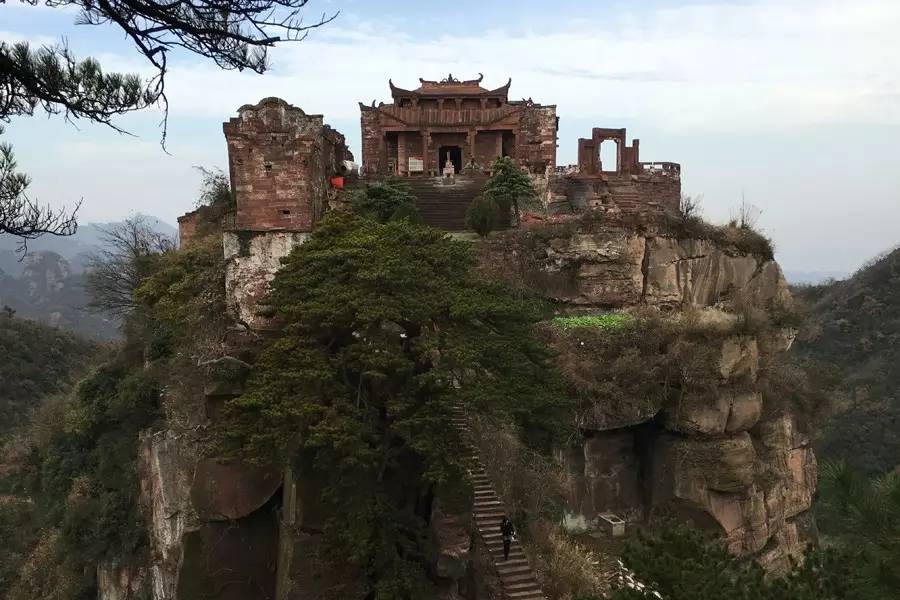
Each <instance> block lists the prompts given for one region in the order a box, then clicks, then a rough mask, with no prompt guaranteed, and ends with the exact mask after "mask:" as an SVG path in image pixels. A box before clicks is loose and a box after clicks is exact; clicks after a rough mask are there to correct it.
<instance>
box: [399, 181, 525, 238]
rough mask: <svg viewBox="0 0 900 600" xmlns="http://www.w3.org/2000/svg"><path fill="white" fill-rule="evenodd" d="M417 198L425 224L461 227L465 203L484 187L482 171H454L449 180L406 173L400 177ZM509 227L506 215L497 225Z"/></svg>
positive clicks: (448, 227) (458, 229) (458, 228)
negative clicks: (456, 174) (466, 172)
mask: <svg viewBox="0 0 900 600" xmlns="http://www.w3.org/2000/svg"><path fill="white" fill-rule="evenodd" d="M403 183H405V184H407V185H408V186H409V188H410V191H411V192H412V194H413V196H415V197H416V199H417V200H418V202H417V204H416V206H417V207H418V209H419V214H420V215H421V216H422V220H423V221H424V223H425V224H426V225H430V226H432V227H439V228H441V229H446V230H447V231H465V230H467V229H468V228H469V226H468V225H467V224H466V211H467V210H468V209H469V204H471V203H472V199H473V198H475V196H477V195H478V194H480V193H481V191H482V190H483V189H484V186H485V184H486V183H487V176H486V175H480V174H477V175H458V176H456V177H455V178H454V179H453V180H452V183H448V182H447V181H446V180H444V179H442V178H440V177H410V178H407V179H404V180H403ZM506 227H509V215H506V218H505V219H504V220H502V221H501V223H500V225H499V228H506Z"/></svg>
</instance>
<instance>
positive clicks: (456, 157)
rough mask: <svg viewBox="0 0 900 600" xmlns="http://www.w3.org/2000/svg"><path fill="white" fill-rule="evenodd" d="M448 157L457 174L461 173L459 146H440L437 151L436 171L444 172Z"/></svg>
mask: <svg viewBox="0 0 900 600" xmlns="http://www.w3.org/2000/svg"><path fill="white" fill-rule="evenodd" d="M448 156H449V157H450V162H452V163H453V166H454V167H455V168H456V172H457V173H459V172H460V171H462V166H463V162H462V148H460V147H459V146H441V147H440V148H439V149H438V170H439V171H443V170H444V165H445V164H447V157H448Z"/></svg>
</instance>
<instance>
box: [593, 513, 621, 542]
mask: <svg viewBox="0 0 900 600" xmlns="http://www.w3.org/2000/svg"><path fill="white" fill-rule="evenodd" d="M597 524H598V525H599V526H600V529H602V530H603V532H604V533H605V534H606V535H608V536H609V537H622V536H623V535H625V521H624V520H623V519H621V518H619V517H617V516H616V515H614V514H612V513H603V514H601V515H599V516H598V517H597Z"/></svg>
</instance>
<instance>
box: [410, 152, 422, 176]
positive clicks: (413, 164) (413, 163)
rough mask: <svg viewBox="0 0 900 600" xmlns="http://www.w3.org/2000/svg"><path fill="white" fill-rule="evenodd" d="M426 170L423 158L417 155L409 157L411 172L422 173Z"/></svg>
mask: <svg viewBox="0 0 900 600" xmlns="http://www.w3.org/2000/svg"><path fill="white" fill-rule="evenodd" d="M424 170H425V161H424V160H422V159H421V158H416V157H415V156H410V157H409V172H410V173H421V172H422V171H424Z"/></svg>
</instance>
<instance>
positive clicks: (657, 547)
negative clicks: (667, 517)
mask: <svg viewBox="0 0 900 600" xmlns="http://www.w3.org/2000/svg"><path fill="white" fill-rule="evenodd" d="M623 562H624V564H625V565H626V566H627V567H628V568H629V570H631V572H632V573H633V575H634V580H635V581H637V582H639V584H640V585H639V586H635V585H632V586H623V587H621V588H620V589H618V590H617V591H616V592H614V593H613V594H612V595H611V596H610V598H611V600H642V599H643V600H650V599H652V600H659V599H660V598H663V599H665V600H725V599H730V598H746V599H748V600H749V599H754V600H755V599H760V600H888V598H895V597H896V596H895V595H894V592H895V591H896V590H892V589H891V588H889V587H883V586H879V585H873V584H872V582H871V581H870V580H867V579H866V578H865V577H864V576H863V575H862V574H863V573H864V571H865V568H866V566H865V559H864V557H862V556H860V555H858V554H854V553H848V552H841V551H837V550H834V549H827V550H813V549H810V550H809V551H808V552H807V554H806V556H805V558H804V560H803V562H802V564H796V565H794V567H793V568H792V569H791V570H790V571H789V572H788V573H787V574H784V575H775V576H771V575H767V574H766V573H765V572H764V571H763V569H762V568H761V567H760V566H759V565H758V564H757V563H755V562H753V561H742V560H740V559H737V558H735V557H734V556H733V555H732V554H731V553H730V552H728V550H727V549H726V548H725V546H724V544H723V543H722V542H721V541H720V540H718V539H716V538H715V537H713V536H712V535H710V534H707V533H703V532H701V531H699V530H697V529H694V528H691V527H688V526H685V525H676V524H673V523H668V524H660V525H658V526H657V527H655V528H654V530H653V532H651V533H648V534H646V535H642V536H641V537H640V538H639V540H638V541H637V542H634V543H632V544H630V545H629V546H628V547H627V548H626V550H625V552H624V554H623ZM640 587H643V589H639V588H640ZM576 600H592V599H591V598H589V597H582V598H577V599H576ZM596 600H599V599H596Z"/></svg>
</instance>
